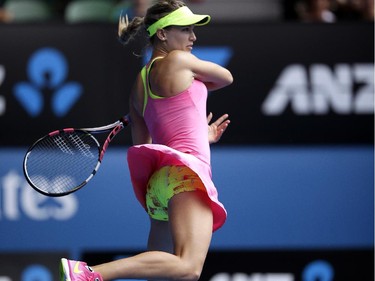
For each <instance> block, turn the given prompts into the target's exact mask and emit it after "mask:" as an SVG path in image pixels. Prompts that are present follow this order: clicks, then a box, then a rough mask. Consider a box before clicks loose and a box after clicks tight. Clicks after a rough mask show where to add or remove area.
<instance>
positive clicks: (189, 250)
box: [168, 190, 213, 266]
mask: <svg viewBox="0 0 375 281" xmlns="http://www.w3.org/2000/svg"><path fill="white" fill-rule="evenodd" d="M210 204H211V201H210V199H209V198H208V196H207V194H206V193H205V192H203V191H200V190H196V191H189V192H182V193H179V194H177V195H175V196H173V197H172V198H171V200H170V201H169V206H168V213H169V223H170V229H171V233H172V239H173V242H174V252H175V254H176V255H177V256H180V257H182V258H186V259H188V260H194V261H196V262H198V263H199V264H201V265H202V266H203V263H204V260H205V258H206V255H207V251H208V248H209V246H210V243H211V238H212V225H213V216H212V210H211V207H210Z"/></svg>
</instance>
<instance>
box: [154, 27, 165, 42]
mask: <svg viewBox="0 0 375 281" xmlns="http://www.w3.org/2000/svg"><path fill="white" fill-rule="evenodd" d="M156 36H157V37H158V38H159V40H160V41H162V42H164V41H166V40H167V32H166V31H165V30H164V29H158V30H157V31H156Z"/></svg>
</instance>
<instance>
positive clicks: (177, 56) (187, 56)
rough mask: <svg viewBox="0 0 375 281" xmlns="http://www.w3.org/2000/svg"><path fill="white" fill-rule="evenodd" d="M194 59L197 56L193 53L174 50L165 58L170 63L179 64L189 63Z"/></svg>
mask: <svg viewBox="0 0 375 281" xmlns="http://www.w3.org/2000/svg"><path fill="white" fill-rule="evenodd" d="M193 58H195V56H194V55H193V54H192V53H190V52H186V51H180V50H173V51H171V52H169V53H168V55H167V56H166V57H165V59H166V60H168V61H172V62H174V61H178V62H179V63H183V62H189V61H191V60H192V59H193Z"/></svg>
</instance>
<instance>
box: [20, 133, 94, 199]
mask: <svg viewBox="0 0 375 281" xmlns="http://www.w3.org/2000/svg"><path fill="white" fill-rule="evenodd" d="M99 157H100V144H99V142H98V140H97V139H96V138H95V137H94V136H93V135H92V134H90V133H88V132H87V131H84V130H77V129H64V130H59V131H54V132H51V133H49V134H48V135H46V136H44V137H42V138H40V139H39V140H37V141H36V142H35V143H34V144H33V145H32V146H31V147H30V148H29V149H28V151H27V153H26V155H25V157H24V161H23V171H24V174H25V177H26V180H27V181H28V183H29V184H30V186H31V187H32V188H34V189H35V190H36V191H38V192H40V193H42V194H44V195H46V196H52V197H56V196H64V195H68V194H70V193H72V192H75V191H77V190H78V189H80V188H82V187H83V186H84V185H86V184H87V182H88V181H89V180H90V179H91V178H92V177H93V176H94V175H95V173H96V172H97V170H98V169H99V166H100V160H99Z"/></svg>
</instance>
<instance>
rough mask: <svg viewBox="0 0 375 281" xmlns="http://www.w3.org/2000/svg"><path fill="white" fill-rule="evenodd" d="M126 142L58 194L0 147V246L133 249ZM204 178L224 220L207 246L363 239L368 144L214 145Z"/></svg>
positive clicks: (138, 236)
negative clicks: (39, 187)
mask: <svg viewBox="0 0 375 281" xmlns="http://www.w3.org/2000/svg"><path fill="white" fill-rule="evenodd" d="M126 150H127V149H126V147H119V148H112V149H109V150H108V152H107V153H108V155H107V156H106V158H105V159H104V162H103V164H102V167H101V169H100V170H99V172H98V174H97V175H96V176H95V177H94V179H93V180H92V181H91V182H90V183H89V185H87V186H85V187H84V188H83V189H82V190H79V191H78V192H76V193H74V194H71V195H68V196H66V197H61V198H49V197H45V196H43V195H40V194H39V193H37V192H36V191H34V190H33V189H32V188H31V187H30V186H29V185H28V184H27V182H26V180H25V179H24V177H23V172H22V160H23V155H24V152H25V150H24V149H19V148H15V149H11V148H8V149H4V148H2V149H0V157H1V160H2V161H1V162H2V164H1V168H0V229H1V231H0V241H1V243H0V251H13V250H15V251H20V250H64V251H69V252H71V253H73V254H79V253H80V252H81V251H82V250H83V249H87V248H90V249H118V248H120V249H123V248H127V249H140V248H142V249H143V248H144V247H145V245H146V240H147V232H148V217H147V215H146V213H145V212H144V210H143V209H142V208H141V206H140V205H139V204H138V202H137V201H136V199H135V197H134V195H133V191H132V187H131V184H130V179H129V174H128V170H127V164H126ZM212 162H213V177H214V181H215V183H216V185H217V187H218V190H219V198H220V199H221V201H222V202H223V203H224V205H225V206H226V208H227V210H228V220H227V222H226V224H225V225H224V226H223V227H222V229H220V230H218V231H217V232H216V233H215V235H214V238H213V244H212V247H213V248H220V249H222V248H224V249H226V248H229V249H249V248H252V249H254V248H266V249H269V248H316V247H318V248H322V247H323V248H324V247H328V248H332V247H336V248H362V247H365V248H366V247H372V246H373V236H374V213H373V208H374V189H373V187H374V178H373V170H374V161H373V148H372V147H306V148H303V147H301V148H293V149H292V148H288V147H283V148H279V147H278V148H276V147H257V148H249V147H242V148H241V147H239V148H222V147H216V148H214V149H213V153H212Z"/></svg>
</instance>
